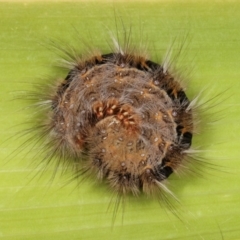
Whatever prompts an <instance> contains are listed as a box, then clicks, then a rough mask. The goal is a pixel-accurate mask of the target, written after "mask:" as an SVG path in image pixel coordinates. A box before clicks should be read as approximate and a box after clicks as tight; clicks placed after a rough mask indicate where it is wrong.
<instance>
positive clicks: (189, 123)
mask: <svg viewBox="0 0 240 240" xmlns="http://www.w3.org/2000/svg"><path fill="white" fill-rule="evenodd" d="M51 103H52V104H51V105H52V111H51V112H49V116H48V119H49V120H48V121H47V123H46V128H47V129H46V132H47V131H49V130H50V131H49V132H50V134H49V137H50V139H51V140H50V142H54V143H55V144H54V145H55V146H57V147H55V150H56V151H57V152H58V153H60V155H61V156H65V155H66V153H68V156H69V158H71V157H73V158H74V159H75V165H76V171H77V174H78V172H80V171H81V169H82V168H83V167H84V169H85V172H88V173H90V174H95V175H96V177H97V179H99V180H104V179H105V180H106V181H107V182H108V183H109V185H110V186H111V187H112V188H113V189H114V190H115V191H116V192H118V193H119V194H125V193H129V192H131V193H132V194H134V195H137V194H139V193H140V192H144V193H146V194H152V193H154V191H155V189H156V188H159V186H161V184H159V183H161V182H162V181H163V180H165V179H166V178H168V177H169V175H170V174H171V173H172V172H174V171H175V170H176V169H177V168H178V167H179V166H180V165H181V163H182V161H183V159H184V158H185V157H186V153H185V151H186V150H187V149H189V148H190V146H191V140H192V132H193V116H192V110H191V109H188V106H189V104H190V102H189V100H188V98H187V97H186V95H185V93H184V91H183V89H182V87H181V85H180V84H179V82H178V81H176V80H175V79H174V77H173V76H172V75H171V74H170V73H169V72H168V71H166V70H164V69H163V67H162V66H161V65H159V64H156V63H154V62H151V61H149V60H147V59H145V57H141V56H139V55H134V54H122V53H110V54H107V55H97V56H94V57H92V58H91V59H89V60H87V61H80V62H78V63H77V64H75V66H74V67H73V68H72V69H71V70H70V72H69V74H68V76H67V77H66V79H65V80H64V81H63V82H62V83H61V84H60V85H59V86H58V88H57V89H56V91H55V92H54V94H53V96H52V97H51ZM65 152H66V153H65ZM83 156H84V160H82V157H83Z"/></svg>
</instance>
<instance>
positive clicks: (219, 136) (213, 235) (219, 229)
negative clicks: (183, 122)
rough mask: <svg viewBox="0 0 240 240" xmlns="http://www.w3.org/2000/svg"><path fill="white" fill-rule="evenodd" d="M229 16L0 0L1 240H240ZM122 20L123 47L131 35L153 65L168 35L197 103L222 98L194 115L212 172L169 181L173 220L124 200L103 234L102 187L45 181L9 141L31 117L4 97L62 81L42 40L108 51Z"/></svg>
mask: <svg viewBox="0 0 240 240" xmlns="http://www.w3.org/2000/svg"><path fill="white" fill-rule="evenodd" d="M239 12H240V3H238V2H237V1H229V2H228V1H226V2H220V1H216V2H211V1H197V2H194V1H187V0H186V1H171V2H170V1H169V2H168V1H151V2H147V1H143V2H136V1H125V2H116V3H109V2H105V1H99V2H89V3H87V2H85V1H79V2H77V1H75V2H74V1H73V2H44V3H41V2H30V1H29V2H28V1H27V2H10V3H7V2H0V21H1V24H0V43H1V45H0V69H1V78H0V82H1V88H0V89H1V90H0V91H1V94H0V96H1V97H0V113H1V117H0V126H1V145H0V149H1V154H0V158H1V161H0V237H1V238H2V239H44V238H45V239H51V240H52V239H58V240H59V239H221V238H222V239H238V238H239V236H240V228H239V221H240V201H239V199H240V187H239V182H240V174H239V173H240V170H239V169H240V162H239V156H240V153H239V149H240V141H239V135H238V134H240V127H239V120H240V112H239V101H240V94H239V88H240V81H239V79H240V68H239V60H240V57H239V52H240V41H239V38H240V32H239V29H240V15H239ZM116 19H117V23H118V25H117V26H116V21H115V20H116ZM121 21H122V22H123V24H124V26H125V27H126V29H129V28H130V26H131V27H132V29H133V45H134V42H137V41H138V39H139V38H140V39H141V38H142V39H143V40H146V42H147V43H148V49H149V53H150V56H151V59H153V60H154V61H161V60H162V59H163V57H164V54H165V53H166V50H167V49H168V47H170V46H171V43H173V42H174V39H176V41H175V43H174V44H173V48H174V49H175V51H174V53H175V54H176V55H177V48H178V47H179V46H182V44H183V43H185V45H184V46H185V47H184V49H183V51H182V52H181V54H180V57H179V58H177V59H178V62H177V64H176V65H177V67H178V68H179V70H180V71H181V72H182V73H183V74H182V75H183V76H185V78H186V80H188V79H190V80H191V81H190V82H189V84H188V89H187V94H188V95H189V96H190V97H191V98H193V97H194V96H196V95H197V94H198V93H199V91H201V89H204V88H205V90H204V92H203V94H202V95H203V97H204V99H207V98H211V97H214V96H216V95H217V94H218V93H221V94H220V96H219V97H218V98H217V97H216V100H213V101H212V103H213V104H212V105H216V106H213V107H212V108H209V109H208V111H207V113H208V114H205V113H203V114H202V115H201V114H200V117H201V116H202V119H201V120H202V121H203V122H205V125H207V126H208V125H209V124H211V127H206V128H205V131H204V129H202V133H201V134H199V135H196V136H194V144H193V145H194V147H198V146H199V145H200V146H202V149H203V150H207V151H206V152H204V153H203V157H204V159H206V160H205V161H207V162H209V163H210V164H213V165H210V164H207V163H206V164H204V163H203V164H202V166H201V167H200V168H201V169H200V172H201V175H197V174H187V171H186V174H180V177H178V176H176V175H175V176H174V175H173V176H171V177H170V178H169V187H170V188H171V189H172V191H173V192H174V193H175V195H176V196H177V197H178V198H179V200H180V201H181V206H178V205H176V208H177V210H178V211H179V213H180V219H178V218H177V217H176V216H174V215H173V214H172V213H171V212H169V210H168V209H167V208H166V206H162V205H161V204H160V205H159V203H158V202H156V201H155V200H152V199H147V198H144V197H139V198H134V197H130V198H129V199H128V200H127V202H126V205H125V208H124V209H123V211H122V209H121V208H120V209H119V212H118V214H117V218H116V221H115V224H114V226H112V223H113V212H114V206H113V205H112V206H111V207H110V208H109V210H108V206H109V203H110V202H111V199H112V193H111V190H110V189H108V187H107V186H104V184H100V185H99V184H97V183H96V184H93V183H92V179H88V180H86V181H83V182H80V183H77V181H74V180H73V181H71V182H70V183H68V184H65V183H66V182H68V180H69V179H70V178H71V175H72V171H71V170H67V171H66V173H65V174H63V175H61V173H57V174H56V176H55V178H54V179H53V180H52V176H53V172H54V166H50V167H48V168H47V169H46V171H43V172H42V171H41V170H42V169H44V162H43V161H42V159H41V158H40V157H39V156H38V152H37V151H35V152H34V151H32V147H34V146H33V144H32V143H31V141H29V142H27V143H26V144H25V145H21V144H22V142H23V140H21V138H19V137H18V135H17V133H18V132H20V135H21V133H23V132H22V131H23V130H24V129H26V128H28V127H29V125H28V123H27V120H28V118H29V116H31V114H33V113H32V112H31V111H35V110H34V109H32V108H31V109H23V108H24V107H26V103H24V101H22V100H21V99H18V98H17V99H15V100H14V101H12V99H14V98H15V97H16V95H18V93H19V92H21V93H22V94H27V91H28V90H32V89H33V86H34V84H37V83H40V82H44V81H45V80H44V79H48V82H49V81H50V82H54V81H55V80H56V79H58V78H64V77H65V75H66V71H62V70H59V69H56V68H55V67H54V66H53V65H54V63H55V62H56V60H57V58H58V56H57V55H56V54H55V53H54V51H52V50H51V49H49V44H48V43H49V42H50V40H52V39H53V40H54V41H56V42H57V45H59V44H60V43H61V44H62V46H61V47H62V48H63V49H64V48H65V47H66V48H68V45H70V46H71V45H72V44H73V45H74V46H76V47H77V48H78V49H79V51H80V53H83V54H85V53H86V49H87V46H88V45H90V46H93V45H96V47H97V48H98V49H100V50H102V51H103V52H107V51H109V46H108V42H111V40H110V30H112V31H113V32H117V31H119V32H120V33H121V32H122V30H123V29H122V26H121ZM188 73H189V74H188ZM46 76H47V77H46ZM215 103H217V104H215ZM206 106H209V107H211V102H210V103H209V104H208V105H206ZM216 118H217V120H218V121H217V122H215V120H216ZM22 123H25V124H22ZM35 147H36V146H35ZM39 147H41V146H39ZM211 166H213V168H214V169H213V170H211V169H210V167H211ZM220 166H222V167H220ZM186 167H188V165H186ZM192 167H193V168H194V169H195V168H197V165H196V164H195V165H194V164H193V166H192ZM183 172H184V171H183ZM196 172H198V171H197V170H196ZM178 208H179V209H178ZM107 210H108V211H107ZM122 213H123V221H122Z"/></svg>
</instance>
